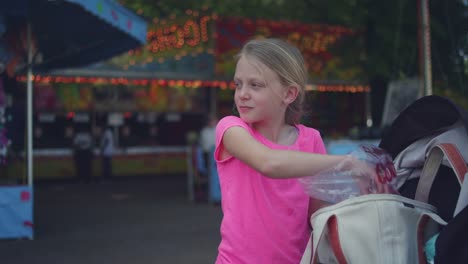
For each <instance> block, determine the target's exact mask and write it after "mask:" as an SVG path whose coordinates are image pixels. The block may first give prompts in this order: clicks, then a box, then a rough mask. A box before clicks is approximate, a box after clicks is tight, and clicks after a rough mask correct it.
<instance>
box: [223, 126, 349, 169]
mask: <svg viewBox="0 0 468 264" xmlns="http://www.w3.org/2000/svg"><path fill="white" fill-rule="evenodd" d="M222 141H223V145H224V148H222V149H221V155H222V156H227V155H232V156H234V157H236V158H237V159H239V160H241V161H243V162H244V163H246V164H247V165H249V166H250V167H252V168H254V169H255V170H257V171H259V172H260V173H262V174H263V175H265V176H267V177H270V178H293V177H303V176H310V175H314V174H317V173H318V172H320V171H322V170H324V169H328V168H330V167H333V166H335V165H336V164H338V163H339V162H340V161H342V160H343V159H345V158H346V156H333V155H322V154H314V153H308V152H300V151H292V150H275V149H270V148H268V147H266V146H265V145H263V144H261V143H259V142H257V141H256V140H255V139H254V138H253V137H252V136H251V135H250V134H249V133H248V132H247V131H246V130H245V129H244V128H241V127H237V126H234V127H231V128H228V129H227V130H226V131H225V132H224V136H223V139H222Z"/></svg>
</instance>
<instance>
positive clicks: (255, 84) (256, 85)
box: [250, 83, 263, 89]
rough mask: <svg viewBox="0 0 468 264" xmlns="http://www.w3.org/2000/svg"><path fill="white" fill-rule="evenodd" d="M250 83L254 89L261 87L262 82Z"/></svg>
mask: <svg viewBox="0 0 468 264" xmlns="http://www.w3.org/2000/svg"><path fill="white" fill-rule="evenodd" d="M250 85H251V86H252V88H254V89H256V88H261V87H263V84H261V83H251V84H250Z"/></svg>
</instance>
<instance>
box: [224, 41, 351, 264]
mask: <svg viewBox="0 0 468 264" xmlns="http://www.w3.org/2000/svg"><path fill="white" fill-rule="evenodd" d="M236 59H237V66H236V72H235V75H234V82H235V84H236V90H235V95H234V101H235V105H236V108H237V110H238V112H239V115H240V117H235V116H227V117H224V118H223V119H222V120H220V121H219V123H218V125H217V127H216V150H215V160H216V162H217V168H218V175H219V180H220V186H221V193H222V209H223V214H224V217H223V220H222V223H221V243H220V245H219V248H218V251H219V252H218V257H217V260H216V263H218V264H221V263H236V264H242V263H248V264H250V263H258V264H264V263H268V264H271V263H280V264H287V263H294V264H297V263H299V262H300V259H301V256H302V254H303V252H304V249H305V246H306V244H307V241H308V238H309V236H310V230H309V227H308V205H309V196H308V195H307V194H306V193H305V192H304V189H303V187H302V186H301V185H300V183H299V182H298V181H297V179H295V178H297V177H302V176H309V175H314V174H316V173H317V172H320V171H321V170H323V169H326V168H329V167H331V166H334V165H336V164H338V163H339V162H341V161H342V160H343V159H345V156H330V155H323V154H325V147H324V144H323V141H322V138H321V137H320V134H319V132H318V131H317V130H315V129H313V128H309V127H306V126H303V125H300V124H299V121H300V118H301V112H302V108H301V105H302V102H303V100H304V93H305V85H306V82H307V72H306V69H305V65H304V60H303V57H302V55H301V54H300V52H299V50H298V49H297V48H295V47H293V46H291V45H289V44H288V43H286V42H284V41H281V40H278V39H263V40H251V41H249V42H247V43H246V44H245V45H244V47H243V48H242V50H241V52H240V53H239V54H238V56H237V58H236Z"/></svg>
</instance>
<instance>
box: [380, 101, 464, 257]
mask: <svg viewBox="0 0 468 264" xmlns="http://www.w3.org/2000/svg"><path fill="white" fill-rule="evenodd" d="M458 121H461V123H462V124H463V126H464V128H465V132H466V134H464V135H463V140H466V141H468V111H467V110H466V109H463V108H462V107H460V106H459V105H457V104H455V103H454V102H453V101H451V100H450V99H448V98H445V97H441V96H425V97H422V98H420V99H418V100H416V101H414V102H413V103H412V104H410V105H409V106H408V107H407V108H405V109H404V110H403V111H401V113H400V114H399V115H398V116H397V118H396V119H395V120H394V121H393V123H392V124H391V125H390V127H388V128H386V129H385V130H384V133H383V136H382V140H381V142H380V144H379V147H381V148H383V149H385V150H386V151H387V152H388V153H389V154H390V155H391V156H392V157H393V159H395V158H396V157H397V156H398V154H399V153H400V152H402V151H403V150H405V149H406V148H407V147H408V146H410V145H411V144H412V143H414V142H416V141H418V140H419V139H422V138H424V137H427V136H431V135H434V134H437V133H441V131H444V130H448V129H450V128H451V127H452V126H453V125H454V124H455V123H456V122H458ZM466 141H465V142H466ZM455 146H457V144H455ZM463 151H464V152H466V151H468V150H466V149H463ZM418 180H419V179H411V180H407V181H406V182H405V183H404V184H403V185H402V186H401V187H400V188H399V191H400V193H401V195H403V196H406V197H409V198H411V199H413V198H414V195H415V191H416V186H417V182H418ZM459 193H460V184H459V183H458V181H457V178H456V177H455V175H454V173H453V170H452V169H451V168H449V167H446V166H441V167H440V169H439V171H438V172H437V177H436V180H435V182H434V184H433V188H432V189H431V193H430V195H429V203H430V204H432V205H434V206H435V207H436V208H437V210H438V213H439V215H440V216H441V217H442V218H443V219H444V220H446V221H447V222H448V224H447V225H446V226H445V227H443V228H442V229H441V231H440V234H439V237H438V238H437V240H436V256H435V263H442V264H445V263H464V264H466V263H468V207H465V208H464V209H462V211H460V213H458V214H457V215H456V216H455V217H453V213H454V210H455V206H456V204H457V200H458V197H459Z"/></svg>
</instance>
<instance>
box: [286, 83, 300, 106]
mask: <svg viewBox="0 0 468 264" xmlns="http://www.w3.org/2000/svg"><path fill="white" fill-rule="evenodd" d="M298 94H299V88H298V87H297V86H296V85H290V86H288V88H287V90H286V94H285V97H284V99H283V102H284V103H285V104H291V103H292V102H294V100H296V98H297V95H298Z"/></svg>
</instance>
